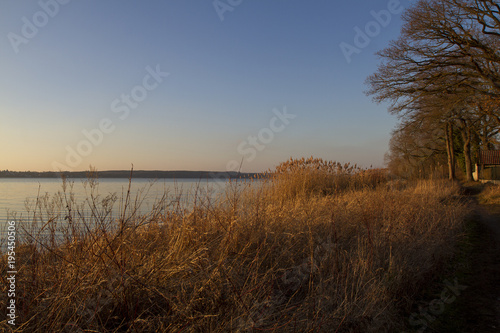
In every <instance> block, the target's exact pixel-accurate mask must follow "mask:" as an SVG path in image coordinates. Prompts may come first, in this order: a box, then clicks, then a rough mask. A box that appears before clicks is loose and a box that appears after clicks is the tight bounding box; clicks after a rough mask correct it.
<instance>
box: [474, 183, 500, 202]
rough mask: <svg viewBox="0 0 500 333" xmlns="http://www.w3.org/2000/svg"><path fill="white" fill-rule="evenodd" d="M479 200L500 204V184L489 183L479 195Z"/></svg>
mask: <svg viewBox="0 0 500 333" xmlns="http://www.w3.org/2000/svg"><path fill="white" fill-rule="evenodd" d="M478 199H479V202H480V203H482V204H487V205H500V186H499V185H495V184H491V183H487V184H484V189H483V190H482V191H481V193H480V194H479V195H478Z"/></svg>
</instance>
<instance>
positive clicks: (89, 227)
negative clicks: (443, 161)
mask: <svg viewBox="0 0 500 333" xmlns="http://www.w3.org/2000/svg"><path fill="white" fill-rule="evenodd" d="M95 186H96V183H95V180H92V179H91V181H90V183H89V198H88V201H87V202H86V203H83V204H77V203H75V202H74V200H73V199H72V196H71V189H70V186H69V185H68V184H66V185H65V188H64V191H62V192H61V193H60V194H59V195H58V196H57V198H45V199H44V200H40V205H42V203H43V206H44V207H43V209H42V207H40V208H39V209H37V208H36V207H35V209H33V212H32V214H31V215H30V220H29V223H31V224H34V227H33V228H32V229H29V230H27V233H29V234H30V235H31V237H28V238H27V240H26V241H24V242H23V243H21V244H18V245H17V248H16V250H17V251H16V262H17V265H18V274H17V281H16V285H17V290H16V302H17V309H18V315H19V318H18V319H17V323H18V325H17V326H16V328H17V329H18V330H19V331H21V330H22V331H24V332H32V331H46V332H58V331H62V332H96V331H97V332H120V331H128V332H155V331H159V332H160V331H165V332H181V331H182V332H219V331H220V332H238V331H239V332H247V331H268V332H273V331H275V332H361V331H363V332H380V331H399V330H403V329H404V328H405V327H406V326H407V323H408V318H407V317H408V315H407V314H408V313H409V311H411V309H412V305H413V300H414V298H415V296H416V295H418V294H419V292H420V291H421V290H422V288H423V287H425V286H426V284H428V283H430V282H432V280H433V277H434V276H436V275H437V273H438V272H439V271H440V269H441V268H442V267H443V263H445V262H446V261H448V260H449V259H450V258H451V257H453V255H454V251H455V248H456V244H457V242H458V241H459V240H460V239H461V238H462V237H463V232H464V221H465V216H466V215H467V207H466V205H465V204H464V203H462V202H461V201H460V200H457V198H458V196H457V194H458V191H459V189H458V188H457V187H455V186H454V185H450V184H448V183H445V182H437V181H434V182H431V181H421V182H418V183H414V184H408V183H404V182H400V181H389V180H388V179H387V178H386V175H385V173H384V172H382V171H363V170H360V169H359V168H356V167H353V166H349V165H340V164H337V163H333V162H324V161H322V160H314V159H308V160H305V159H303V160H290V161H288V162H286V163H283V164H281V165H280V166H278V167H277V169H276V170H275V171H274V172H273V173H271V174H270V175H269V177H268V178H267V179H265V180H263V181H261V182H258V184H255V185H254V186H248V185H245V184H241V183H237V182H233V183H232V184H231V185H230V186H229V187H228V189H227V191H226V193H225V196H224V197H223V200H220V201H213V199H212V198H211V197H209V196H204V195H200V196H196V197H195V200H194V201H195V205H194V207H193V208H190V209H185V208H186V207H183V206H182V205H181V204H179V203H176V204H171V205H169V203H167V202H165V201H161V202H159V203H158V205H157V206H156V208H154V209H153V210H152V211H151V212H149V213H148V214H147V215H139V214H138V210H137V206H138V205H140V198H131V197H130V196H129V194H128V193H124V194H123V198H122V199H121V200H120V199H117V198H116V197H107V198H101V197H99V196H98V195H96V194H95V193H94V192H92V188H93V187H95ZM44 202H45V203H44ZM60 205H63V208H64V211H63V212H62V213H61V212H58V211H57V209H55V208H57V207H59V206H60ZM59 208H60V207H59ZM113 211H114V212H115V213H116V211H118V212H119V217H118V218H110V216H111V213H112V212H113ZM57 214H64V217H65V221H66V223H65V224H64V225H61V224H56V221H57V217H58V216H57ZM82 219H84V220H82ZM40 226H44V228H45V229H46V230H49V231H51V232H49V234H48V235H47V234H46V233H44V234H43V235H44V236H42V234H37V231H36V230H37V229H36V227H40ZM51 234H52V235H53V237H51ZM37 235H39V236H37ZM56 235H59V237H60V238H61V239H63V243H62V244H58V242H57V240H56ZM6 260H7V259H6V256H3V257H2V266H1V267H2V269H3V272H2V275H1V276H2V279H5V277H6V272H5V267H6V265H7V263H6ZM6 286H7V281H5V283H2V288H3V290H2V292H1V295H0V299H1V302H2V303H3V304H5V303H4V302H5V301H6V297H7V296H6V295H7V293H6V288H7V287H6ZM0 325H1V327H3V328H5V329H10V327H9V325H7V323H6V321H3V322H2V323H1V324H0Z"/></svg>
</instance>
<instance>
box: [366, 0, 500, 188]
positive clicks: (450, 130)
mask: <svg viewBox="0 0 500 333" xmlns="http://www.w3.org/2000/svg"><path fill="white" fill-rule="evenodd" d="M402 20H403V27H402V30H401V34H400V36H399V38H398V39H397V40H395V41H392V42H391V43H390V45H389V46H388V47H387V48H385V49H383V50H381V51H380V52H378V55H379V56H380V58H381V59H382V62H381V63H380V65H379V67H378V69H377V71H376V72H375V73H374V74H372V75H371V76H369V77H368V78H367V84H368V86H369V89H368V91H367V94H368V95H372V96H373V97H374V100H375V101H377V102H383V101H388V102H390V107H389V112H390V113H392V114H395V115H398V117H399V120H400V121H399V124H398V126H397V128H396V129H395V130H394V132H393V135H392V138H391V141H390V147H389V152H388V154H387V155H386V160H387V163H388V166H389V168H390V169H391V171H393V172H395V173H397V174H400V175H402V176H405V177H420V176H422V177H425V176H429V174H431V173H432V172H434V171H435V170H439V169H442V167H443V166H446V170H447V174H448V177H449V178H450V179H455V178H456V170H457V169H460V168H462V169H463V170H464V172H465V176H466V179H467V180H469V181H470V180H472V172H473V164H474V160H475V156H476V153H477V151H479V150H480V149H481V150H491V149H496V148H499V142H498V141H497V135H498V133H499V130H500V4H499V2H498V1H496V0H419V1H417V2H416V3H415V4H414V5H413V6H412V7H410V8H409V9H408V10H406V11H405V12H404V13H403V15H402Z"/></svg>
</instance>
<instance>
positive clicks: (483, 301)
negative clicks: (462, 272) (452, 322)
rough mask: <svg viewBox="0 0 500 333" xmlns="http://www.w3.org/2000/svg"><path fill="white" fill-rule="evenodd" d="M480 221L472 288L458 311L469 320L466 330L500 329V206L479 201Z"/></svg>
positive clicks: (470, 274)
mask: <svg viewBox="0 0 500 333" xmlns="http://www.w3.org/2000/svg"><path fill="white" fill-rule="evenodd" d="M476 221H477V222H478V223H477V225H478V230H477V231H478V232H477V239H475V241H474V243H475V246H474V250H473V253H472V260H471V267H470V268H469V269H468V273H466V276H465V279H466V284H467V285H468V288H467V289H466V290H465V291H464V292H463V294H462V295H461V296H460V299H459V304H457V311H458V313H457V315H458V316H459V317H461V319H462V321H463V322H464V324H465V326H464V327H463V331H462V332H478V333H479V332H482V333H485V332H486V333H488V332H500V206H487V205H478V208H477V213H476Z"/></svg>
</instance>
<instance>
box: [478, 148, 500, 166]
mask: <svg viewBox="0 0 500 333" xmlns="http://www.w3.org/2000/svg"><path fill="white" fill-rule="evenodd" d="M478 162H479V163H478V164H479V165H500V150H480V151H479V161H478Z"/></svg>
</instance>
